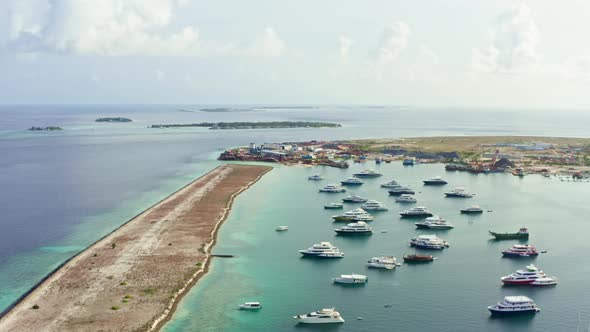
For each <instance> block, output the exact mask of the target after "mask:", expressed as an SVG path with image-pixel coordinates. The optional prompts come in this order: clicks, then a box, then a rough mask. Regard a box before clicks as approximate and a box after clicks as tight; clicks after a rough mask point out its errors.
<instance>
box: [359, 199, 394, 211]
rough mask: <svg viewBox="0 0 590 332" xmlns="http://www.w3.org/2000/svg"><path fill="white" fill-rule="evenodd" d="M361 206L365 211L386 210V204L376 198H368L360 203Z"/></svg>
mask: <svg viewBox="0 0 590 332" xmlns="http://www.w3.org/2000/svg"><path fill="white" fill-rule="evenodd" d="M361 208H363V210H366V211H387V210H389V209H388V208H387V206H385V205H384V204H383V203H381V202H379V201H376V200H372V199H371V200H368V201H367V202H366V203H365V204H363V205H361Z"/></svg>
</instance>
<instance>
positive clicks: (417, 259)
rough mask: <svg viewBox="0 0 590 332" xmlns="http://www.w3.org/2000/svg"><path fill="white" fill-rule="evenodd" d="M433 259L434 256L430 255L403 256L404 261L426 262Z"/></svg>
mask: <svg viewBox="0 0 590 332" xmlns="http://www.w3.org/2000/svg"><path fill="white" fill-rule="evenodd" d="M432 261H434V257H432V255H418V254H412V255H405V256H404V263H428V262H432Z"/></svg>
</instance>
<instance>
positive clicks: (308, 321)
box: [294, 316, 344, 324]
mask: <svg viewBox="0 0 590 332" xmlns="http://www.w3.org/2000/svg"><path fill="white" fill-rule="evenodd" d="M294 318H295V319H297V321H298V323H299V324H342V323H344V319H342V318H330V319H326V318H323V319H321V320H319V319H306V318H299V317H298V316H295V317H294Z"/></svg>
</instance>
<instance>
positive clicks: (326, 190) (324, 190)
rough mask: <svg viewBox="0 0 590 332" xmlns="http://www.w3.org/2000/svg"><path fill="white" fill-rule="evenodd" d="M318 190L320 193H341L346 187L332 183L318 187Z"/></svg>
mask: <svg viewBox="0 0 590 332" xmlns="http://www.w3.org/2000/svg"><path fill="white" fill-rule="evenodd" d="M319 192H321V193H343V192H346V189H344V188H342V187H340V186H337V185H334V184H329V185H327V186H325V187H323V188H320V189H319Z"/></svg>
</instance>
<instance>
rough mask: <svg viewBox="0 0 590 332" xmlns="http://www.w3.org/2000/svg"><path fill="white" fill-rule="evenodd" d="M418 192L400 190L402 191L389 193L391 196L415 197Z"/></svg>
mask: <svg viewBox="0 0 590 332" xmlns="http://www.w3.org/2000/svg"><path fill="white" fill-rule="evenodd" d="M415 193H416V192H415V191H413V190H400V191H393V190H390V191H389V195H390V196H401V195H404V194H405V195H414V194H415Z"/></svg>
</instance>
